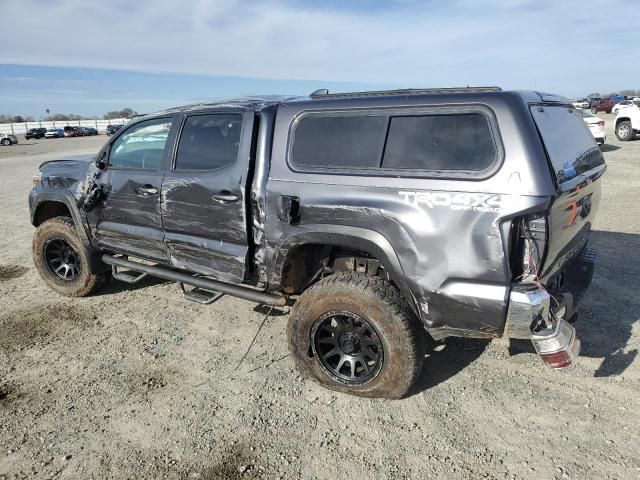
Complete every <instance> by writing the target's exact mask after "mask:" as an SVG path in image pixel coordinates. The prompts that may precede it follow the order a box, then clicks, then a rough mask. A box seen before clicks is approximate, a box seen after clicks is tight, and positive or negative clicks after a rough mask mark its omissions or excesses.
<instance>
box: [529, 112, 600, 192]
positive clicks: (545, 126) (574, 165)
mask: <svg viewBox="0 0 640 480" xmlns="http://www.w3.org/2000/svg"><path fill="white" fill-rule="evenodd" d="M530 110H531V115H532V116H533V119H534V120H535V122H536V125H537V126H538V131H539V132H540V136H541V137H542V141H543V142H544V146H545V148H546V150H547V154H548V155H549V160H550V161H551V165H552V166H553V169H554V172H555V174H556V179H557V181H558V183H563V182H566V181H568V180H571V179H572V178H574V177H576V176H577V175H580V174H582V173H584V172H587V171H589V170H591V169H593V168H595V167H597V166H599V165H602V164H604V157H603V156H602V152H600V149H599V148H598V146H597V145H596V142H595V140H594V138H593V136H592V135H591V133H590V132H589V129H588V128H587V127H586V126H585V124H584V122H583V121H582V118H581V115H580V114H579V113H578V112H576V109H575V108H570V107H566V106H547V105H544V106H542V105H541V106H532V107H531V108H530Z"/></svg>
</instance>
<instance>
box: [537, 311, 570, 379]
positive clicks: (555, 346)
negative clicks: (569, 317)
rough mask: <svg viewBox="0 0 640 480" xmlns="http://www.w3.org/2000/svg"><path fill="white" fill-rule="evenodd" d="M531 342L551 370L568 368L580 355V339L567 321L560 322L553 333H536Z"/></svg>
mask: <svg viewBox="0 0 640 480" xmlns="http://www.w3.org/2000/svg"><path fill="white" fill-rule="evenodd" d="M531 342H532V343H533V346H534V348H535V349H536V352H538V355H540V358H542V361H543V362H544V363H545V364H547V365H548V366H550V367H551V368H564V367H568V366H569V365H571V364H572V363H573V362H574V360H575V359H576V358H578V355H580V339H579V338H578V336H577V335H576V330H575V328H573V326H572V325H571V324H569V323H568V322H567V321H566V320H558V321H557V323H556V326H555V328H554V329H553V331H552V332H539V333H535V334H534V335H533V337H532V338H531Z"/></svg>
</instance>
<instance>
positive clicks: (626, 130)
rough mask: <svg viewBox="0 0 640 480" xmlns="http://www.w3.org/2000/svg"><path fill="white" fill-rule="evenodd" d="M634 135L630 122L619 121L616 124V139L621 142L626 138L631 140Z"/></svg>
mask: <svg viewBox="0 0 640 480" xmlns="http://www.w3.org/2000/svg"><path fill="white" fill-rule="evenodd" d="M634 135H635V133H634V131H633V128H632V127H631V122H629V121H624V122H620V123H619V124H618V125H617V126H616V137H618V140H620V141H621V142H626V141H628V140H631V139H632V138H633V137H634Z"/></svg>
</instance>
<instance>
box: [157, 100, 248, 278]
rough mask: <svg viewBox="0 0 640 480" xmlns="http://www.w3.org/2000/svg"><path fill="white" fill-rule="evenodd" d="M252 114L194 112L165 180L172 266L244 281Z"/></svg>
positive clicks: (166, 226) (186, 121)
mask: <svg viewBox="0 0 640 480" xmlns="http://www.w3.org/2000/svg"><path fill="white" fill-rule="evenodd" d="M252 129H253V112H241V111H225V112H222V111H220V112H216V113H213V114H211V113H207V114H190V115H187V116H186V117H185V118H184V120H183V126H182V130H181V132H180V134H179V140H178V147H177V149H176V155H175V158H174V162H173V166H172V168H171V169H170V170H167V172H166V174H165V177H164V180H163V182H162V222H163V225H164V232H165V237H164V238H165V242H166V245H167V248H168V251H169V255H170V260H171V264H172V265H173V266H175V267H177V268H181V269H185V270H190V271H194V272H198V273H202V274H205V275H210V276H213V277H215V278H217V279H219V280H223V281H227V282H231V283H241V282H242V281H243V279H244V277H245V263H246V257H247V252H248V239H247V209H246V187H247V178H248V176H249V171H250V169H249V162H250V156H251V140H252Z"/></svg>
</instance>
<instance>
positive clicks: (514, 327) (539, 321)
mask: <svg viewBox="0 0 640 480" xmlns="http://www.w3.org/2000/svg"><path fill="white" fill-rule="evenodd" d="M595 259H596V250H595V249H592V248H586V247H585V248H583V249H582V251H581V252H580V255H578V256H577V257H576V258H575V259H574V260H573V261H572V262H571V263H570V264H569V265H568V266H566V267H565V268H564V269H563V270H562V271H561V272H560V273H559V274H558V276H557V277H556V279H554V281H553V282H552V284H553V285H550V287H551V292H549V291H548V290H547V289H545V288H534V289H531V290H526V291H516V290H512V291H511V293H510V295H509V309H508V313H507V320H506V323H505V328H504V334H503V336H504V337H507V338H517V339H525V340H530V339H533V338H534V336H539V335H538V333H536V332H538V331H539V330H540V327H541V326H543V325H545V324H548V323H551V324H553V325H556V324H557V322H558V321H560V320H566V321H571V320H573V318H574V317H575V315H576V311H577V305H578V302H579V301H580V299H581V298H582V296H583V295H584V293H585V292H586V291H587V289H588V288H589V285H590V284H591V280H592V278H593V271H594V266H595ZM554 320H555V323H554Z"/></svg>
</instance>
